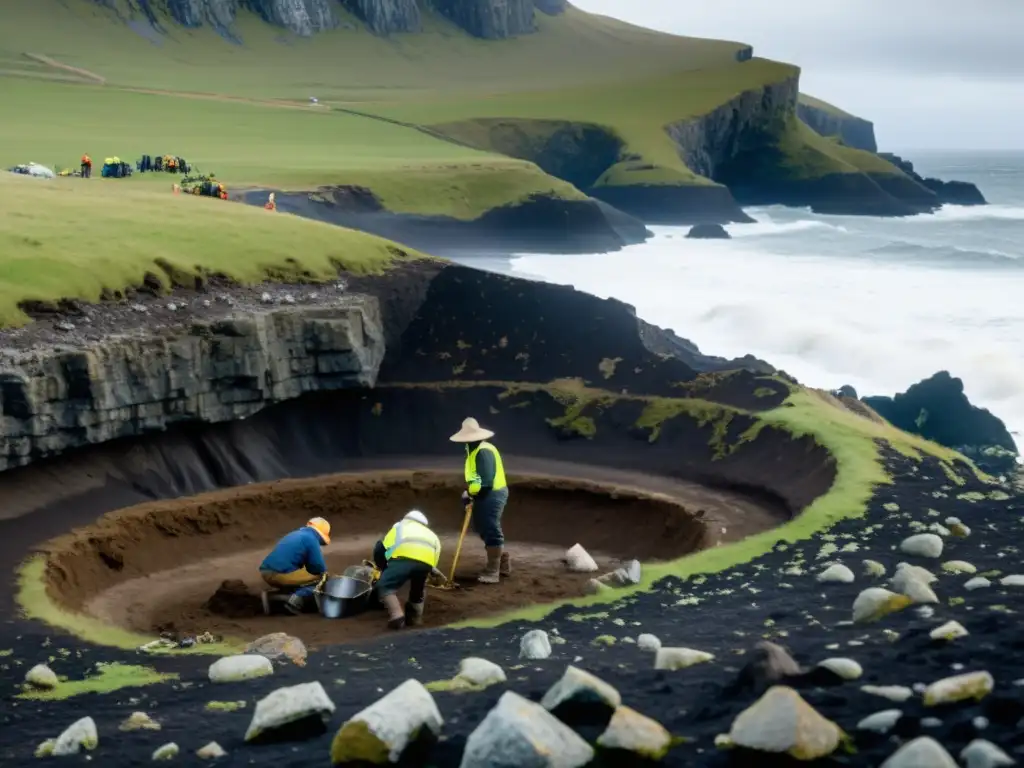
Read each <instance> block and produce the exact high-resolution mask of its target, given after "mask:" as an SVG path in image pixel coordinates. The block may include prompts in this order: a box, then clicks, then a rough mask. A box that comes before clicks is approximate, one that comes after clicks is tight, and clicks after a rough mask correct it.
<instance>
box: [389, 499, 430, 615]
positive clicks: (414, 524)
mask: <svg viewBox="0 0 1024 768" xmlns="http://www.w3.org/2000/svg"><path fill="white" fill-rule="evenodd" d="M427 526H428V523H427V516H426V515H424V514H423V513H422V512H420V511H419V510H416V509H414V510H412V511H411V512H409V513H408V514H406V515H405V517H403V518H402V519H401V520H399V521H398V522H397V523H395V524H394V525H393V526H391V530H389V531H388V532H387V534H386V535H385V536H384V538H383V539H381V540H380V541H378V542H377V544H376V546H374V548H373V562H374V564H375V565H376V566H377V567H378V568H379V569H380V579H379V580H378V581H377V595H378V596H379V597H380V601H381V602H382V603H383V604H384V607H385V608H387V609H388V627H389V628H391V629H401V628H402V627H404V626H405V624H406V622H408V623H409V624H410V626H415V625H417V624H419V623H420V622H422V621H423V602H424V600H425V598H426V591H427V590H426V587H427V579H428V578H429V577H430V575H431V574H432V573H435V572H436V571H437V563H438V561H439V560H440V559H441V540H440V539H439V538H438V537H437V534H435V533H434V532H433V531H432V530H430V528H428V527H427ZM406 582H409V599H408V600H407V601H406V603H405V611H404V612H403V611H402V606H401V604H400V603H399V601H398V594H397V593H398V590H399V589H400V588H401V587H402V586H403V585H404V584H405V583H406Z"/></svg>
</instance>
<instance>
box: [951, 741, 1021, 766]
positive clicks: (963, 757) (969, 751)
mask: <svg viewBox="0 0 1024 768" xmlns="http://www.w3.org/2000/svg"><path fill="white" fill-rule="evenodd" d="M960 762H962V763H963V764H964V765H965V766H966V768H1003V767H1004V766H1008V765H1016V762H1015V761H1014V759H1013V758H1012V757H1010V756H1009V755H1008V754H1006V753H1005V752H1003V750H1001V749H1000V748H999V747H997V746H996V745H995V744H993V743H992V742H991V741H987V740H986V739H975V740H974V741H972V742H971V743H970V744H968V745H967V746H966V747H964V748H963V749H962V750H961V751H960Z"/></svg>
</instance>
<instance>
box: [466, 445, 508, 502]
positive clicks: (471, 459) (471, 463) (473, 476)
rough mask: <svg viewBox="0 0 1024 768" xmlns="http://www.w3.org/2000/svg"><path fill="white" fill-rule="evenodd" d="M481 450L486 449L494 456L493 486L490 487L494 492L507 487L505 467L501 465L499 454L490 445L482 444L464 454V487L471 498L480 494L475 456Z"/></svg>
mask: <svg viewBox="0 0 1024 768" xmlns="http://www.w3.org/2000/svg"><path fill="white" fill-rule="evenodd" d="M481 448H486V449H487V450H488V451H490V452H491V453H493V454H494V485H493V486H491V487H492V488H493V489H494V490H496V491H500V490H501V489H502V488H507V487H508V483H507V482H505V466H504V465H503V464H502V463H501V454H500V453H498V449H497V448H495V447H494V446H493V445H491V444H490V443H488V442H482V443H480V445H478V446H477V447H476V448H475V449H474V450H472V451H470V452H468V453H467V454H466V486H467V487H468V488H469V493H470V495H472V496H476V495H477V493H479V492H480V474H479V473H478V472H477V471H476V455H477V454H478V453H480V449H481Z"/></svg>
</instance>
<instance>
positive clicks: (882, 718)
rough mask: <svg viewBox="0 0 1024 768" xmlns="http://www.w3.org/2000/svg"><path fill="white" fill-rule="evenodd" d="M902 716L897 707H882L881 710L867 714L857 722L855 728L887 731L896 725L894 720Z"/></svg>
mask: <svg viewBox="0 0 1024 768" xmlns="http://www.w3.org/2000/svg"><path fill="white" fill-rule="evenodd" d="M901 717H903V712H902V711H901V710H899V709H883V710H882V711H881V712H875V714H873V715H868V716H867V717H865V718H864V719H863V720H861V721H860V722H859V723H857V730H859V731H874V732H875V733H883V734H884V733H888V732H889V731H891V730H892V729H893V727H894V726H895V725H896V721H897V720H899V719H900V718H901Z"/></svg>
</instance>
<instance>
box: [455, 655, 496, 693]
mask: <svg viewBox="0 0 1024 768" xmlns="http://www.w3.org/2000/svg"><path fill="white" fill-rule="evenodd" d="M456 677H457V678H458V679H459V680H464V681H465V682H466V683H468V684H469V685H471V686H474V687H478V688H486V687H487V686H489V685H496V684H497V683H504V682H505V681H506V680H507V679H508V678H507V677H506V675H505V670H503V669H502V668H501V667H500V666H498V665H497V664H495V663H494V662H493V661H488V660H487V659H481V658H478V657H476V656H469V657H467V658H465V659H463V660H462V661H460V662H459V673H458V674H457V675H456Z"/></svg>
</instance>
